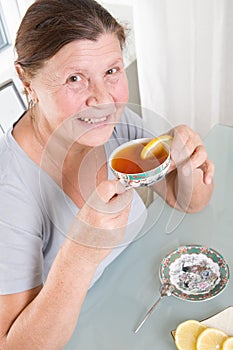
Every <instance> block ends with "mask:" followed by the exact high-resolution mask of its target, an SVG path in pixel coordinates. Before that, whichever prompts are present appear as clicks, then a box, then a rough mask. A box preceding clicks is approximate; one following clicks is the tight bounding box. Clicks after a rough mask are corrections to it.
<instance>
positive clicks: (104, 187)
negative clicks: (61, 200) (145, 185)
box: [87, 180, 133, 215]
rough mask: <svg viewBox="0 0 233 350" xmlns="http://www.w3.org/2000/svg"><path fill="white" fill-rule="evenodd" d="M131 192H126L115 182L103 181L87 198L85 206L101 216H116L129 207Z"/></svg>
mask: <svg viewBox="0 0 233 350" xmlns="http://www.w3.org/2000/svg"><path fill="white" fill-rule="evenodd" d="M132 192H133V191H132V190H127V191H126V190H125V187H124V186H123V185H122V184H121V183H120V182H119V181H117V180H113V181H103V182H102V183H101V184H100V185H99V186H98V187H97V188H96V191H95V192H94V193H93V194H92V195H91V196H90V197H89V199H88V201H87V205H88V206H89V207H90V208H92V209H94V210H95V211H98V212H99V213H102V214H109V215H118V214H120V213H121V212H122V211H123V210H126V209H127V208H128V207H129V206H130V205H131V202H132V197H133V194H132Z"/></svg>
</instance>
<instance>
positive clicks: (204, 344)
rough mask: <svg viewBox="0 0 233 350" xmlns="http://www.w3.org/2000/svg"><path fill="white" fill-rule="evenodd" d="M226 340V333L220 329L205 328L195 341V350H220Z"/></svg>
mask: <svg viewBox="0 0 233 350" xmlns="http://www.w3.org/2000/svg"><path fill="white" fill-rule="evenodd" d="M227 338H228V337H227V335H226V333H224V332H223V331H221V330H220V329H217V328H207V329H205V330H204V331H203V332H202V333H201V334H200V335H199V337H198V339H197V344H196V346H197V350H220V349H222V345H223V343H224V341H225V340H226V339H227Z"/></svg>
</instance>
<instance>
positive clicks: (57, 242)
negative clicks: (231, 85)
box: [0, 0, 214, 350]
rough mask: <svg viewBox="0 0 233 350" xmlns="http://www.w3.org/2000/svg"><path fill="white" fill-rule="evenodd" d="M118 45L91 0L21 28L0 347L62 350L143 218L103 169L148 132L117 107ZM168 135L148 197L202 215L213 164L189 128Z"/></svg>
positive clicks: (33, 16)
mask: <svg viewBox="0 0 233 350" xmlns="http://www.w3.org/2000/svg"><path fill="white" fill-rule="evenodd" d="M124 42H125V33H124V29H123V27H122V26H121V25H119V23H118V22H117V21H116V20H115V19H114V18H113V17H112V16H111V15H110V14H109V13H108V12H107V11H106V10H105V9H104V8H102V7H101V6H100V5H99V4H97V3H96V2H95V1H94V0H37V1H35V3H34V4H33V5H32V6H31V7H30V8H29V9H28V11H27V13H26V15H25V17H24V18H23V20H22V23H21V25H20V27H19V30H18V33H17V38H16V45H15V47H16V53H17V60H16V62H15V66H16V70H17V73H18V75H19V77H20V79H21V81H22V83H23V85H24V88H25V92H26V95H27V98H28V101H29V107H28V110H27V111H26V112H25V113H24V115H23V116H22V117H21V118H20V119H19V120H18V121H17V122H16V123H15V124H14V126H13V127H12V128H11V129H10V130H9V131H8V132H7V134H6V135H5V136H4V137H3V138H2V139H1V141H0V149H1V165H0V167H1V173H0V174H1V183H0V198H1V200H0V212H1V219H0V228H1V230H0V232H1V245H0V266H1V272H0V294H1V296H0V348H1V349H2V350H5V349H14V350H16V349H20V350H21V349H23V350H26V349H30V350H31V349H33V350H36V349H43V350H45V349H49V350H53V349H61V348H62V347H63V346H64V344H66V342H67V341H68V340H69V338H70V337H71V335H72V332H73V330H74V327H75V325H76V323H77V320H78V316H79V313H80V309H81V307H82V303H83V301H84V299H85V296H86V293H87V291H88V288H90V286H91V285H92V284H93V283H94V282H95V281H96V280H97V279H98V278H99V276H100V275H101V273H102V272H103V270H104V268H105V267H106V266H107V265H108V264H109V263H110V262H111V261H112V260H113V259H114V258H115V257H116V256H117V255H118V254H120V252H121V251H122V250H123V249H124V248H125V247H126V246H127V244H128V243H129V242H130V241H132V239H133V238H134V236H135V235H136V234H137V232H138V231H139V230H140V229H141V227H142V224H143V222H144V220H145V208H144V205H143V203H142V201H141V200H140V198H139V196H138V195H137V193H136V192H135V191H133V190H127V191H125V189H124V187H123V185H121V184H120V183H119V182H118V181H117V180H114V179H113V178H111V174H110V172H109V169H108V165H107V159H108V157H109V154H110V152H111V151H112V150H113V149H114V148H116V146H117V145H119V144H120V143H122V142H125V141H128V140H130V139H136V138H141V137H145V136H148V132H146V131H145V130H144V129H143V126H142V120H141V118H139V117H138V116H137V115H136V114H135V113H133V112H132V111H130V110H129V109H128V108H126V103H127V100H128V85H127V79H126V74H125V71H124V64H123V59H122V48H123V46H124ZM170 133H171V134H172V135H173V137H174V138H173V143H172V146H171V155H172V166H171V169H170V173H169V174H168V175H167V177H166V180H163V181H161V182H159V183H157V184H156V185H154V190H155V191H157V193H159V194H160V195H161V196H162V197H163V198H164V200H166V201H167V203H168V204H170V205H171V206H173V207H175V208H177V209H179V210H184V211H187V212H195V211H198V210H201V209H202V208H203V207H204V206H205V205H206V204H207V203H208V201H209V199H210V197H211V193H212V190H213V181H212V177H213V172H214V170H213V164H212V163H211V161H209V160H208V158H207V154H206V151H205V148H204V146H203V143H202V142H201V140H200V138H199V136H198V135H197V134H196V133H195V132H193V131H192V130H191V129H190V128H188V127H186V126H178V127H176V128H174V129H173V130H171V131H170ZM130 227H131V228H133V230H132V229H131V230H130ZM135 227H137V230H136V233H135ZM132 232H134V233H133V235H132ZM122 242H124V244H122Z"/></svg>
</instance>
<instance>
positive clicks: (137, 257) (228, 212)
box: [64, 125, 233, 350]
mask: <svg viewBox="0 0 233 350" xmlns="http://www.w3.org/2000/svg"><path fill="white" fill-rule="evenodd" d="M205 145H206V147H207V151H208V154H209V158H210V159H212V160H213V161H214V163H215V180H214V181H215V190H214V194H213V197H212V199H211V202H210V203H209V205H208V206H207V207H206V208H205V209H204V210H203V211H201V212H200V213H196V214H184V213H180V212H178V211H176V210H174V209H173V208H171V207H169V206H168V205H166V204H165V203H164V202H163V201H162V200H161V199H160V198H159V197H158V198H156V200H155V201H154V202H153V203H152V204H151V205H150V207H149V208H148V218H147V221H146V224H145V226H144V228H143V230H142V233H141V235H140V238H139V239H138V240H136V241H135V242H133V243H132V244H131V245H130V246H129V247H128V248H127V249H126V250H125V251H124V252H123V253H122V254H121V255H120V256H119V257H118V258H117V259H116V260H115V261H114V262H113V263H112V264H111V265H110V266H108V267H107V269H106V270H105V272H104V274H103V275H102V277H101V278H100V280H99V281H98V282H97V283H96V284H95V285H94V286H93V287H92V288H91V289H90V291H89V292H88V294H87V297H86V300H85V302H84V305H83V307H82V310H81V314H80V317H79V320H78V324H77V326H76V329H75V331H74V334H73V336H72V338H71V340H70V341H69V343H68V344H67V345H66V346H65V347H64V349H65V350H145V349H146V350H152V349H153V350H175V349H176V347H175V345H174V341H173V338H172V336H171V330H173V329H175V328H176V326H177V325H178V324H179V323H180V322H182V321H184V320H186V319H196V320H202V319H205V318H207V317H210V316H212V315H214V314H216V313H217V312H219V311H221V310H223V309H224V308H226V307H228V306H230V305H233V282H232V278H230V281H229V283H228V285H227V287H226V288H225V289H224V290H223V291H222V292H221V293H220V294H219V295H217V296H216V297H215V298H212V299H209V300H207V301H202V302H189V301H184V300H180V299H178V298H175V297H173V296H171V297H166V298H164V299H163V300H162V301H161V303H160V304H159V306H158V307H157V309H156V310H155V311H154V313H153V314H152V315H151V317H150V318H149V319H148V320H147V322H146V323H145V324H144V326H143V328H141V330H140V331H139V332H138V333H137V334H134V332H133V329H134V328H135V327H136V325H137V324H138V322H139V321H140V320H141V318H142V317H143V316H144V315H145V312H146V311H147V310H148V307H150V306H151V305H152V304H153V302H154V301H155V300H156V299H157V297H158V296H159V287H160V284H161V283H160V280H159V273H158V271H159V266H160V263H161V261H162V259H163V257H164V256H165V255H167V254H168V253H169V252H171V251H173V250H174V249H175V248H177V247H178V246H181V245H186V244H198V245H199V244H201V245H205V246H208V247H211V248H214V249H215V250H217V251H218V252H219V253H221V254H222V255H223V256H224V258H225V259H226V261H227V262H228V265H229V268H230V272H232V274H233V254H232V251H233V249H232V248H233V205H232V203H233V128H231V127H227V126H223V125H216V126H215V127H214V128H213V129H212V130H211V131H210V133H209V134H208V135H207V137H206V139H205Z"/></svg>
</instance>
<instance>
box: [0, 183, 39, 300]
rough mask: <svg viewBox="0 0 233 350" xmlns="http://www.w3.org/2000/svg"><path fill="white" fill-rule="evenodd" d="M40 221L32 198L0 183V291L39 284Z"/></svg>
mask: <svg viewBox="0 0 233 350" xmlns="http://www.w3.org/2000/svg"><path fill="white" fill-rule="evenodd" d="M42 247H43V238H42V221H41V218H40V211H39V210H38V207H37V204H36V201H35V200H33V197H32V196H30V193H26V192H25V191H24V190H20V189H19V188H17V187H14V186H13V185H6V184H0V294H2V295H4V294H12V293H18V292H22V291H25V290H29V289H32V288H34V287H36V286H38V285H40V284H42V283H43V253H42Z"/></svg>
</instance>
